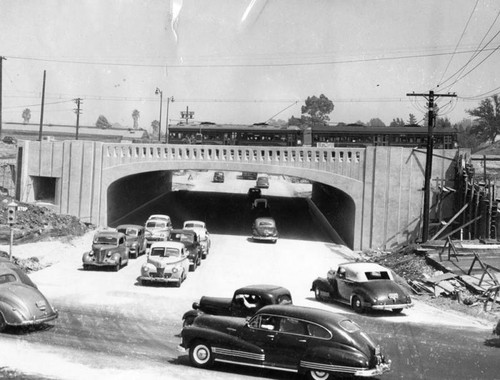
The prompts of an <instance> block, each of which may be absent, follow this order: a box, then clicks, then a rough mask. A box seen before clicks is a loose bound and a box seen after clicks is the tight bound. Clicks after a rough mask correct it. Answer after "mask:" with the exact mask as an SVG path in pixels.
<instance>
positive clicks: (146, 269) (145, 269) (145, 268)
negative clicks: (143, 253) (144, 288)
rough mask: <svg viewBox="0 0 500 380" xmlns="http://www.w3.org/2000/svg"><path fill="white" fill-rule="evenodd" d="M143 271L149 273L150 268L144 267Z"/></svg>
mask: <svg viewBox="0 0 500 380" xmlns="http://www.w3.org/2000/svg"><path fill="white" fill-rule="evenodd" d="M141 269H142V271H143V272H149V267H148V266H147V265H145V266H143V267H142V268H141Z"/></svg>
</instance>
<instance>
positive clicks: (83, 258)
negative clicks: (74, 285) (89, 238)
mask: <svg viewBox="0 0 500 380" xmlns="http://www.w3.org/2000/svg"><path fill="white" fill-rule="evenodd" d="M91 253H92V251H87V252H85V253H84V254H83V256H82V261H83V262H84V263H86V262H89V261H92V260H90V254H91Z"/></svg>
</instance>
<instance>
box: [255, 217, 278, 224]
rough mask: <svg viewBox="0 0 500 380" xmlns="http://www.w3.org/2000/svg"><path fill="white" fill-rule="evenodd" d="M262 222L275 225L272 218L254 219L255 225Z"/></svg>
mask: <svg viewBox="0 0 500 380" xmlns="http://www.w3.org/2000/svg"><path fill="white" fill-rule="evenodd" d="M262 222H268V223H272V224H276V221H275V220H274V218H271V217H269V216H264V217H260V218H256V219H255V223H262Z"/></svg>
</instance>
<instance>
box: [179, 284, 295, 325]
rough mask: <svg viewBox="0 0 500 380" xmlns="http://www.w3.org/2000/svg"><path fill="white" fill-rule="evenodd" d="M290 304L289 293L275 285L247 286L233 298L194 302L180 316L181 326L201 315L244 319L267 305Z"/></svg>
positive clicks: (203, 298) (290, 297) (202, 299)
mask: <svg viewBox="0 0 500 380" xmlns="http://www.w3.org/2000/svg"><path fill="white" fill-rule="evenodd" d="M291 303H292V295H291V294H290V291H289V290H288V289H286V288H283V287H282V286H277V285H248V286H244V287H242V288H239V289H236V291H235V292H234V294H233V298H221V297H206V296H203V297H201V299H200V302H194V303H193V308H192V309H191V310H189V311H187V312H186V313H184V315H183V316H182V320H183V325H184V326H186V325H190V324H192V323H193V321H194V319H195V318H196V317H198V316H199V315H201V314H205V313H206V314H214V315H227V316H231V317H240V318H246V317H250V316H252V315H254V314H255V313H256V312H257V310H259V309H260V308H261V307H264V306H267V305H276V304H283V305H288V304H291Z"/></svg>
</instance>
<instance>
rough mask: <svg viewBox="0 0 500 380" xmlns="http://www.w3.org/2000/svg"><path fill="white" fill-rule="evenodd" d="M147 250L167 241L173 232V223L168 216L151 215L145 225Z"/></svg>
mask: <svg viewBox="0 0 500 380" xmlns="http://www.w3.org/2000/svg"><path fill="white" fill-rule="evenodd" d="M144 228H145V234H144V237H145V238H146V248H149V247H151V244H152V243H154V242H156V241H166V240H167V238H168V235H169V234H170V231H171V230H172V222H171V221H170V217H168V216H167V215H151V216H150V217H149V218H148V220H147V221H146V224H145V227H144Z"/></svg>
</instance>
